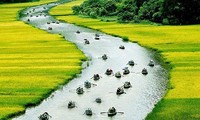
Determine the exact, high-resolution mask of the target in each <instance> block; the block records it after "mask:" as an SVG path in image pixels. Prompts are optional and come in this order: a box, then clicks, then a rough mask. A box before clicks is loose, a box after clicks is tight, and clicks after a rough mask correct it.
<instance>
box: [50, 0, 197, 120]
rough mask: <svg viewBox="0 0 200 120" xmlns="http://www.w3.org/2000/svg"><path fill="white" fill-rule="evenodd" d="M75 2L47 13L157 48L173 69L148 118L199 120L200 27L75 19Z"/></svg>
mask: <svg viewBox="0 0 200 120" xmlns="http://www.w3.org/2000/svg"><path fill="white" fill-rule="evenodd" d="M81 2H83V0H77V1H73V2H70V3H66V4H64V5H60V6H58V7H55V8H54V9H53V10H52V11H51V12H50V13H51V14H52V15H55V17H56V18H58V19H60V20H65V21H67V22H69V23H74V24H77V25H81V26H85V27H89V28H92V29H97V30H100V31H103V32H105V33H108V34H113V35H118V36H126V37H128V38H129V40H130V41H132V42H138V43H139V44H141V45H142V46H146V47H148V48H153V49H156V50H157V51H158V52H160V53H161V54H162V56H163V57H164V58H165V59H166V63H169V62H170V64H171V65H172V66H173V69H172V70H171V76H170V77H171V78H170V87H169V91H168V94H167V95H166V96H165V98H164V99H163V100H162V101H161V102H160V103H159V104H158V105H157V106H156V107H155V109H154V110H153V112H152V113H151V114H150V115H149V116H148V117H147V119H153V120H155V119H166V120H169V119H200V104H199V103H200V93H199V91H200V82H199V79H200V77H199V72H200V62H199V59H200V44H199V43H200V35H199V31H200V30H199V27H200V25H190V26H157V25H149V24H120V23H116V22H104V21H101V20H100V19H91V18H83V17H80V16H75V15H73V13H72V10H71V7H72V6H74V5H79V4H80V3H81Z"/></svg>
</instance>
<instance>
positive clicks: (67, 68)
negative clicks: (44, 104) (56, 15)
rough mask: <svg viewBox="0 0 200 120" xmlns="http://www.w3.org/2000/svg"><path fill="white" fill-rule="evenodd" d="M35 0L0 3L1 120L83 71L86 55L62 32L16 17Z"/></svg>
mask: <svg viewBox="0 0 200 120" xmlns="http://www.w3.org/2000/svg"><path fill="white" fill-rule="evenodd" d="M52 1H55V0H41V1H40V2H34V3H21V4H1V5H0V13H1V15H0V120H4V119H5V120H7V119H9V118H10V117H12V116H13V115H16V114H19V113H22V112H24V110H25V108H26V107H28V106H31V105H36V104H38V103H39V102H41V100H43V99H44V98H46V97H47V96H48V95H49V94H50V93H51V92H52V91H54V90H55V89H58V88H59V86H60V85H63V84H65V83H67V82H68V81H69V80H70V79H72V78H73V77H74V76H75V74H77V73H80V71H81V63H82V60H85V59H86V58H85V56H84V55H83V53H82V52H81V51H79V50H78V49H77V47H76V46H75V45H74V44H72V43H70V42H68V41H66V40H64V39H63V38H62V37H61V36H59V35H52V34H49V33H47V32H45V31H42V30H39V29H36V28H33V27H31V26H29V25H27V24H25V23H23V22H21V21H18V20H17V15H18V12H19V11H20V10H22V9H24V8H26V7H29V6H33V5H39V4H44V3H48V2H52Z"/></svg>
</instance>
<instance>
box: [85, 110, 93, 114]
mask: <svg viewBox="0 0 200 120" xmlns="http://www.w3.org/2000/svg"><path fill="white" fill-rule="evenodd" d="M85 114H86V115H87V116H92V114H93V112H92V110H91V109H89V108H88V109H87V110H85Z"/></svg>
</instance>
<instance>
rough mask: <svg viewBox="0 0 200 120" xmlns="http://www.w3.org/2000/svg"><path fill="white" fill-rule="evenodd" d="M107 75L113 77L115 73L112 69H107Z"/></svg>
mask: <svg viewBox="0 0 200 120" xmlns="http://www.w3.org/2000/svg"><path fill="white" fill-rule="evenodd" d="M105 74H106V75H111V74H113V71H112V70H111V69H107V70H106V73H105Z"/></svg>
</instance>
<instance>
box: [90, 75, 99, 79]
mask: <svg viewBox="0 0 200 120" xmlns="http://www.w3.org/2000/svg"><path fill="white" fill-rule="evenodd" d="M92 78H93V79H94V80H99V79H100V75H99V74H94V76H93V77H92Z"/></svg>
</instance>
